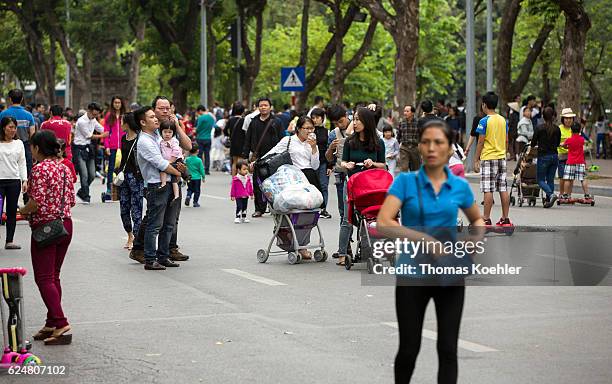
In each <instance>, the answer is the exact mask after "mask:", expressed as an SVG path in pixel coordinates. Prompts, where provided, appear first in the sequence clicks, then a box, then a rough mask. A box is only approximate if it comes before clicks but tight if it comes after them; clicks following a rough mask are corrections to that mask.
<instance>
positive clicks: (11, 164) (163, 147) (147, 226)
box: [0, 89, 607, 382]
mask: <svg viewBox="0 0 612 384" xmlns="http://www.w3.org/2000/svg"><path fill="white" fill-rule="evenodd" d="M8 97H9V100H10V102H11V106H10V107H9V108H7V109H6V110H4V111H2V112H1V113H0V195H2V197H3V201H4V203H5V204H6V214H7V225H6V244H5V249H7V250H12V249H19V248H20V246H19V245H18V244H16V243H15V242H14V234H15V227H16V217H17V211H18V208H17V207H18V199H19V195H20V194H23V199H24V204H25V205H24V206H23V207H22V208H21V209H20V210H19V213H20V214H21V215H22V216H24V217H25V218H27V219H28V220H29V222H30V225H31V227H32V233H33V234H32V241H31V246H30V249H31V256H32V264H33V269H34V275H35V281H36V284H37V285H38V287H39V290H40V293H41V296H42V297H43V301H44V303H45V305H46V306H47V309H48V313H47V319H46V323H45V325H44V327H43V328H42V329H41V330H40V331H39V332H38V333H37V334H36V335H35V337H34V338H35V339H36V340H44V341H45V343H46V344H49V345H55V344H67V343H70V341H71V335H70V325H69V323H68V320H67V318H66V316H65V314H64V312H63V309H62V306H61V285H60V279H59V275H60V273H61V267H62V263H63V261H64V258H65V256H66V253H67V250H68V247H69V245H70V241H71V239H72V221H71V208H72V207H73V206H74V205H75V203H76V200H75V197H78V198H79V199H80V200H81V202H83V203H84V204H89V203H90V202H91V196H90V189H89V188H90V186H91V184H92V182H93V181H94V180H95V178H96V177H97V176H101V177H102V180H103V181H102V182H103V183H104V184H105V186H106V190H105V192H104V193H103V194H102V201H103V202H104V201H105V200H106V199H113V198H116V199H118V200H119V202H120V218H121V222H122V224H123V228H124V230H125V232H126V234H127V243H126V244H125V245H124V247H125V248H126V249H127V250H129V257H130V258H131V259H133V260H136V261H138V262H139V263H142V264H144V269H145V270H164V269H166V268H176V267H179V266H180V264H179V262H184V261H187V260H188V259H189V256H187V255H184V254H183V253H182V252H181V251H180V250H179V246H178V242H177V239H178V228H179V226H178V224H179V222H180V213H181V207H182V205H183V204H184V205H185V206H190V205H192V206H193V207H195V208H197V207H199V206H200V200H199V199H200V195H201V186H202V183H204V182H205V181H206V177H207V176H208V175H210V174H211V171H213V170H214V169H217V170H221V171H225V172H227V173H228V174H231V181H229V180H228V189H229V191H230V192H229V195H230V198H231V199H232V200H233V201H235V204H236V209H235V216H234V223H236V224H243V223H248V222H249V218H248V216H247V212H248V206H249V199H251V200H254V207H253V213H252V214H251V217H252V218H259V217H262V216H263V215H265V214H266V211H267V208H268V207H267V202H266V198H265V196H264V194H263V192H262V190H261V187H260V185H259V183H257V182H256V180H255V178H254V177H253V176H251V175H253V174H256V167H257V164H258V161H259V160H261V159H262V158H266V157H269V156H270V155H273V154H279V153H285V152H286V153H288V156H289V157H290V158H291V162H292V164H293V165H294V166H296V167H297V168H299V169H300V170H301V172H302V173H303V174H304V177H305V178H306V179H307V180H308V182H309V183H310V184H312V185H313V186H314V187H316V189H318V190H319V191H320V192H321V194H322V196H323V203H322V204H321V206H320V215H321V217H323V218H326V219H329V218H331V217H332V214H331V213H330V212H329V206H328V203H329V193H328V189H329V183H330V180H331V177H332V176H333V183H334V186H335V188H336V195H337V203H338V206H337V209H338V210H337V212H338V217H339V219H340V220H339V223H340V225H339V228H338V249H337V252H335V253H334V255H332V256H333V257H334V258H336V259H338V261H337V265H345V264H346V263H347V262H350V259H348V258H349V257H350V256H351V255H352V252H353V250H352V249H351V238H352V231H353V227H352V225H351V224H350V223H349V218H348V217H347V216H348V211H349V208H348V197H347V182H348V181H349V178H351V177H353V176H354V175H356V174H359V173H361V172H364V171H367V170H370V169H384V170H387V171H389V172H390V173H391V174H392V175H393V176H394V177H395V181H394V183H393V185H392V186H391V188H390V189H389V193H388V196H387V198H386V200H385V202H384V204H383V206H382V208H381V210H380V213H379V216H378V222H379V224H381V227H382V228H383V229H382V231H383V232H387V234H388V235H390V236H400V237H407V238H415V239H416V238H418V236H420V233H419V232H415V230H414V229H413V227H415V226H424V227H451V226H454V225H455V224H456V221H457V217H458V211H459V209H461V210H463V211H464V213H465V215H466V217H467V218H468V220H469V221H470V224H471V225H473V226H485V227H486V226H489V227H493V226H497V227H512V226H513V225H514V224H513V223H512V222H511V220H510V212H509V211H510V197H509V193H508V192H509V191H508V183H507V163H506V162H507V161H508V159H516V158H517V156H520V155H521V154H523V153H524V152H525V151H526V149H527V148H536V147H537V148H538V152H539V153H538V162H537V179H538V183H539V185H540V187H541V188H542V190H543V192H544V195H545V197H544V207H546V208H550V207H552V206H553V204H554V203H555V201H556V200H557V199H558V198H562V199H568V198H569V194H571V190H572V183H573V181H574V180H579V181H580V182H581V183H582V185H583V188H584V191H585V194H587V195H588V186H587V184H586V180H585V177H584V176H585V160H584V151H583V145H584V143H585V140H589V137H588V135H585V134H584V124H581V121H580V120H578V121H576V114H575V113H574V112H573V111H572V110H571V109H570V108H563V109H562V111H561V114H560V124H557V122H556V120H557V116H556V109H555V107H554V105H541V104H538V103H536V101H535V98H534V97H532V96H529V97H527V98H526V99H525V100H524V102H523V103H522V106H520V107H519V103H518V101H513V102H510V103H508V105H507V107H508V108H507V112H506V114H505V115H506V117H504V116H502V115H500V114H499V113H497V112H496V111H497V110H498V109H499V108H500V105H499V98H498V96H497V95H496V94H495V93H493V92H488V93H486V94H485V95H483V96H482V99H481V103H480V114H479V116H477V117H476V118H475V119H474V121H473V124H472V128H471V130H470V134H469V140H468V143H467V144H466V145H465V146H464V145H463V144H464V140H463V139H464V137H465V136H466V134H465V133H466V114H465V107H464V102H463V100H461V99H460V100H457V102H456V104H455V105H454V106H453V105H451V104H446V103H445V102H444V100H438V101H437V102H436V104H435V105H434V103H433V102H432V101H430V100H423V101H422V102H421V103H420V104H419V110H418V111H417V109H416V108H415V106H413V105H406V106H404V107H403V108H402V112H403V116H402V118H400V119H394V118H393V114H386V115H385V114H384V113H383V108H382V107H381V106H380V105H377V104H376V103H367V102H363V103H355V105H354V106H353V107H352V108H350V105H347V103H343V104H333V105H326V104H325V102H324V99H323V98H322V97H316V98H315V103H314V105H313V106H312V108H309V109H308V110H307V111H306V110H305V111H304V113H302V114H298V113H297V112H296V111H294V110H292V109H291V107H290V106H289V105H285V106H284V107H283V109H282V111H279V112H275V111H274V107H273V104H272V101H271V100H270V99H269V98H267V97H262V98H260V99H258V100H257V101H256V102H255V104H254V105H253V106H251V108H250V109H248V108H247V107H246V106H244V105H243V104H242V103H241V102H235V103H234V104H233V105H232V106H231V107H230V108H228V110H225V109H224V108H221V107H220V106H219V105H215V106H214V107H213V108H211V109H209V108H207V107H206V106H203V105H200V106H198V107H197V108H196V109H195V110H194V111H192V112H191V111H187V112H186V113H185V114H184V115H179V114H177V112H176V111H175V110H174V106H173V103H172V102H171V100H169V99H168V98H166V97H164V96H157V97H156V98H155V99H154V100H153V101H152V103H151V104H150V105H145V106H140V105H138V104H135V103H133V104H132V105H130V106H129V108H128V107H127V104H126V102H125V100H124V99H123V98H121V97H119V96H114V97H112V98H111V100H110V103H109V104H108V105H107V107H106V108H104V107H102V106H101V105H100V104H98V103H96V102H91V103H90V104H88V105H87V108H86V110H83V111H79V113H78V114H77V115H76V116H74V115H73V111H71V110H68V109H66V110H64V109H63V108H62V107H60V106H58V105H53V106H51V107H50V108H49V111H48V115H49V116H48V117H45V108H44V106H43V107H42V108H39V107H38V106H36V109H35V110H33V112H35V113H30V112H29V111H28V110H26V109H25V108H24V107H23V106H22V104H23V92H22V91H20V90H18V89H15V90H12V91H11V92H9V95H8ZM517 100H518V99H517ZM602 127H603V128H602ZM595 128H596V134H597V138H596V140H597V151H598V152H597V153H598V156H599V147H600V145H601V144H603V150H602V155H603V156H604V157H606V156H607V151H606V148H605V144H606V141H605V137H604V136H605V135H606V134H607V131H606V130H607V123H606V122H605V120H603V119H600V120H599V121H598V122H597V124H595ZM600 135H602V136H600ZM585 136H586V138H585ZM463 148H465V151H464V149H463ZM470 152H473V159H474V164H473V167H474V169H475V170H476V172H479V173H480V191H481V192H482V193H483V195H484V201H483V205H484V207H483V212H482V213H481V211H480V208H479V207H478V206H477V205H476V203H475V201H474V195H473V193H472V190H471V188H470V187H469V185H468V183H467V182H466V181H465V169H464V165H465V163H466V159H467V156H468V154H469V153H470ZM118 156H120V157H121V160H120V162H119V164H117V162H118ZM555 172H557V174H558V177H559V179H560V189H561V191H560V194H559V195H557V194H555V191H554V189H555V184H554V176H555ZM77 174H78V176H79V178H80V188H79V189H78V190H77V191H76V192H75V190H74V185H73V183H75V182H76V180H77V178H76V175H77ZM183 183H185V184H187V194H186V196H185V198H184V200H183V196H182V194H183V191H182V188H181V184H183ZM114 192H116V193H114ZM494 193H498V194H499V197H500V202H501V217H500V219H499V220H498V221H497V222H496V224H495V225H493V223H492V218H491V211H492V206H493V203H494V196H493V195H494ZM113 195H116V196H115V197H113ZM417 196H418V199H417V198H416V197H417ZM143 198H146V200H147V205H146V211H145V212H143ZM317 204H318V203H317ZM398 215H399V216H400V217H401V225H400V222H398V221H397V220H396V218H397V217H398ZM53 222H60V223H61V225H62V227H63V232H62V234H61V236H60V237H58V238H57V239H55V241H53V242H51V243H50V244H48V243H44V244H43V243H42V242H40V241H39V240H40V239H39V237H38V236H35V233H37V231H39V228H41V227H43V226H50V223H53ZM300 253H301V257H302V259H305V260H308V259H310V258H311V257H312V255H311V254H310V252H308V251H306V250H301V251H300ZM347 259H348V260H347ZM429 299H433V300H434V301H435V303H436V306H437V307H440V309H439V310H438V322H439V327H438V333H439V343H438V344H439V345H438V350H439V354H440V361H441V362H443V364H442V363H441V364H440V376H439V377H440V382H455V381H456V376H457V339H458V331H459V324H460V320H461V312H462V307H463V300H464V288H463V287H462V286H458V287H399V286H398V289H397V290H396V305H397V308H396V309H397V315H398V320H399V330H400V347H399V351H398V354H397V357H396V364H395V370H396V372H395V373H396V378H402V380H406V382H407V381H409V379H410V377H411V375H412V371H413V369H414V362H415V360H416V356H417V354H418V351H419V346H420V336H418V334H419V332H420V330H421V328H422V322H423V316H424V312H425V307H426V305H427V302H428V301H429Z"/></svg>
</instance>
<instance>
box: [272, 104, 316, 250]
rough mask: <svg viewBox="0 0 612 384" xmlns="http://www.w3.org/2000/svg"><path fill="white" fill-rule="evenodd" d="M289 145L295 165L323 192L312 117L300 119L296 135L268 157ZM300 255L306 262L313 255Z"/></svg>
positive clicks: (286, 139)
mask: <svg viewBox="0 0 612 384" xmlns="http://www.w3.org/2000/svg"><path fill="white" fill-rule="evenodd" d="M287 145H289V155H291V162H292V163H293V165H295V166H296V167H298V168H300V169H301V170H302V172H303V173H304V175H305V176H306V178H307V179H308V182H309V183H310V184H312V185H314V186H315V187H316V188H317V189H318V190H319V191H321V183H320V182H319V175H318V174H317V171H316V170H317V169H318V168H319V149H318V147H317V137H316V136H315V133H314V123H313V122H312V120H311V119H310V117H308V116H302V117H300V118H299V119H298V121H297V123H296V124H295V134H294V135H291V136H285V137H283V139H282V140H281V141H279V142H278V144H276V146H275V147H274V148H272V149H271V150H269V151H268V153H267V154H266V155H268V154H270V153H281V152H283V151H285V150H287ZM321 193H322V192H321ZM300 255H301V256H302V258H303V259H304V260H309V259H311V258H312V254H311V253H310V252H309V251H308V250H305V249H302V250H300Z"/></svg>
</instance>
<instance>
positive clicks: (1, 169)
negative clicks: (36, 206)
mask: <svg viewBox="0 0 612 384" xmlns="http://www.w3.org/2000/svg"><path fill="white" fill-rule="evenodd" d="M16 134H17V121H16V120H15V119H14V118H13V117H10V116H6V117H4V118H2V120H1V121H0V195H1V196H2V197H4V201H5V202H6V244H5V245H4V249H21V247H20V246H19V245H17V244H15V243H13V236H14V235H15V227H16V223H17V202H18V200H19V193H20V192H23V193H25V192H26V190H27V185H28V172H27V168H26V158H25V148H24V147H23V142H21V140H19V139H15V135H16ZM1 208H2V207H1V206H0V212H2V209H1Z"/></svg>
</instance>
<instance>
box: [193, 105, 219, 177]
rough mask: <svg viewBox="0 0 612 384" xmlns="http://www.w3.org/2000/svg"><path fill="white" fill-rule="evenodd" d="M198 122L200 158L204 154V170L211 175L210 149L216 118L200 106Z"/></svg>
mask: <svg viewBox="0 0 612 384" xmlns="http://www.w3.org/2000/svg"><path fill="white" fill-rule="evenodd" d="M196 115H197V116H198V120H197V122H196V141H197V143H198V148H199V151H198V157H200V158H201V157H202V153H203V154H204V169H205V170H206V174H207V175H210V148H211V144H212V140H211V137H210V136H211V132H212V130H213V128H214V126H215V117H214V116H213V115H212V113H210V112H209V111H208V110H207V109H206V107H205V106H203V105H198V108H197V109H196Z"/></svg>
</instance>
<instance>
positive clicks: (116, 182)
mask: <svg viewBox="0 0 612 384" xmlns="http://www.w3.org/2000/svg"><path fill="white" fill-rule="evenodd" d="M134 140H135V141H134V144H132V148H130V151H129V152H128V155H127V157H126V158H125V164H124V165H123V168H125V167H126V166H127V163H128V161H130V156H131V155H132V151H133V150H134V147H135V146H136V144H138V136H136V139H134ZM124 180H125V174H124V173H123V169H122V170H121V172H119V173H118V174H117V176H115V178H114V179H113V185H115V186H116V187H120V186H121V184H123V181H124Z"/></svg>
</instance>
